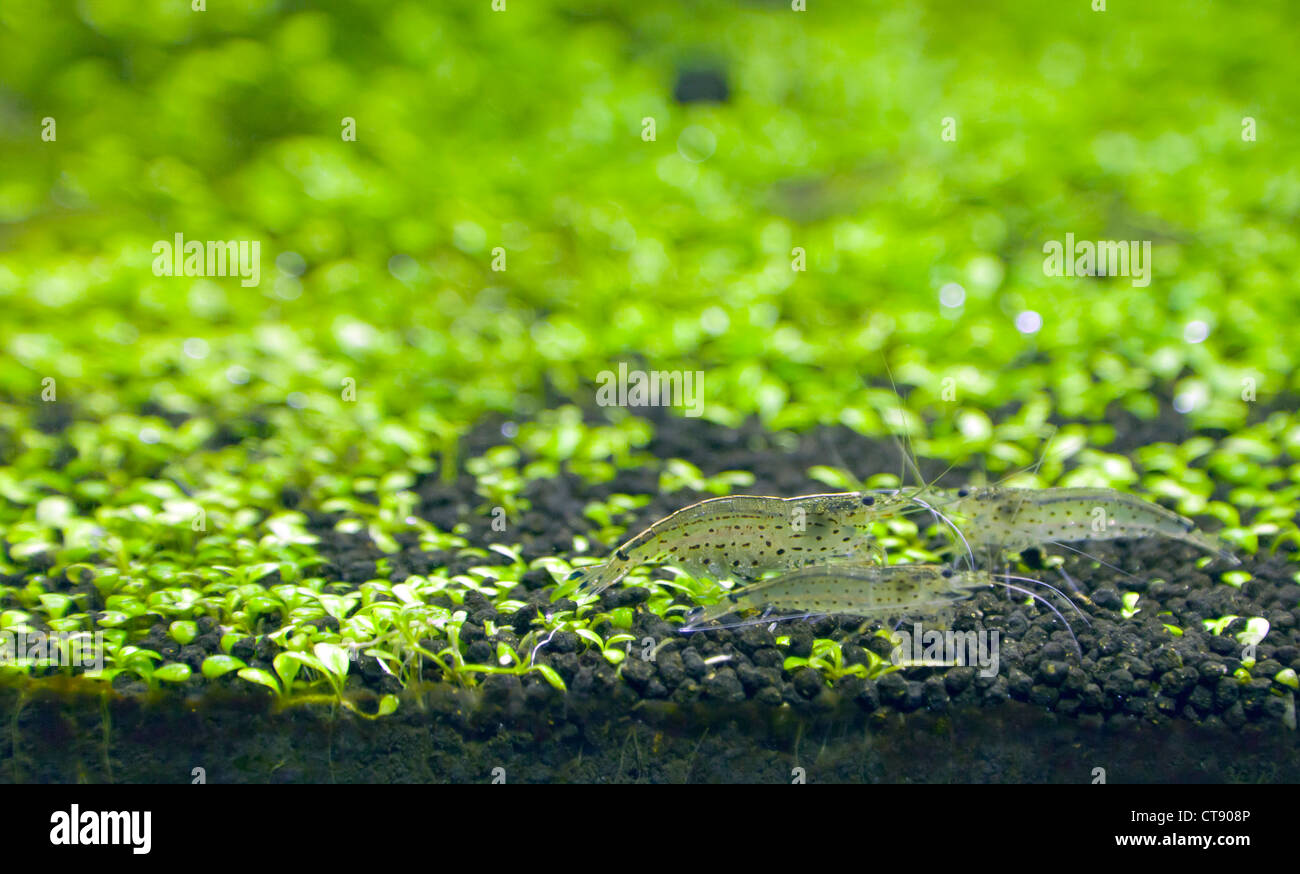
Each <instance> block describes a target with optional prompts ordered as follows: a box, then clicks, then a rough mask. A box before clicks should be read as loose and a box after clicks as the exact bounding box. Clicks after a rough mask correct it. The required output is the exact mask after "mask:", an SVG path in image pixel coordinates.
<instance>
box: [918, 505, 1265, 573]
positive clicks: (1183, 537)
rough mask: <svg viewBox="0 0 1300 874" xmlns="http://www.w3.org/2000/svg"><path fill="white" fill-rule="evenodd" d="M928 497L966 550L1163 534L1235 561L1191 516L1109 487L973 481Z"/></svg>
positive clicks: (1010, 549)
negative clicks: (1013, 485) (1029, 486)
mask: <svg viewBox="0 0 1300 874" xmlns="http://www.w3.org/2000/svg"><path fill="white" fill-rule="evenodd" d="M932 500H933V502H934V504H935V506H936V507H942V508H943V510H944V512H945V513H946V514H947V515H948V516H949V517H950V519H949V520H948V521H950V522H951V521H955V522H956V523H957V530H959V531H960V532H961V533H962V535H963V543H964V545H966V546H967V548H968V549H971V548H974V549H987V550H989V551H990V552H1002V553H1011V552H1020V551H1021V550H1024V549H1028V548H1030V547H1033V546H1040V545H1046V544H1063V543H1065V542H1072V541H1080V540H1118V539H1120V538H1143V537H1168V538H1171V539H1174V540H1178V541H1181V542H1183V543H1189V544H1191V545H1193V546H1195V547H1197V548H1199V549H1203V550H1206V551H1207V552H1210V553H1213V554H1214V555H1215V556H1216V557H1217V558H1220V559H1222V560H1224V561H1226V562H1229V563H1231V564H1240V561H1239V560H1238V559H1237V558H1236V557H1235V556H1233V555H1232V554H1231V553H1230V552H1228V551H1227V550H1225V549H1224V548H1223V547H1222V546H1221V545H1220V544H1219V542H1218V541H1217V539H1216V538H1214V537H1213V536H1212V535H1210V534H1207V533H1206V532H1204V531H1201V530H1199V529H1198V528H1197V527H1196V523H1195V522H1193V521H1192V520H1190V519H1187V518H1185V517H1183V516H1180V515H1178V514H1177V513H1174V512H1173V511H1171V510H1167V509H1165V508H1164V507H1162V506H1160V505H1159V504H1154V503H1152V502H1150V501H1146V500H1143V499H1142V498H1139V497H1137V496H1136V495H1130V494H1126V493H1125V492H1119V491H1116V490H1114V489H1106V488H1047V489H1020V488H1005V487H1001V486H973V487H968V488H961V489H946V490H941V491H939V492H937V493H936V496H935V497H934V498H932Z"/></svg>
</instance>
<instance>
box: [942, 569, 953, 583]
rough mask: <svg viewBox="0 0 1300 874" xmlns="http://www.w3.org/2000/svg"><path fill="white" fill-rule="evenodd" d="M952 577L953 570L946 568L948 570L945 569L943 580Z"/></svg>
mask: <svg viewBox="0 0 1300 874" xmlns="http://www.w3.org/2000/svg"><path fill="white" fill-rule="evenodd" d="M951 576H952V568H950V567H946V568H944V569H943V578H944V579H945V580H946V579H948V578H949V577H951Z"/></svg>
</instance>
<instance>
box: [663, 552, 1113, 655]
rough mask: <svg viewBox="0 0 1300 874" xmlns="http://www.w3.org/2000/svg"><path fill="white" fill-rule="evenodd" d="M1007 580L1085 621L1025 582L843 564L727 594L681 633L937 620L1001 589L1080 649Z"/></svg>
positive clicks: (935, 569) (919, 567) (984, 574)
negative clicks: (740, 616)
mask: <svg viewBox="0 0 1300 874" xmlns="http://www.w3.org/2000/svg"><path fill="white" fill-rule="evenodd" d="M1011 580H1016V581H1018V582H1026V583H1033V584H1035V585H1039V586H1043V587H1045V588H1047V589H1049V590H1051V591H1052V592H1055V593H1056V594H1057V595H1059V596H1060V597H1061V598H1062V599H1064V600H1065V602H1066V603H1068V604H1069V605H1070V606H1071V607H1072V608H1073V609H1074V611H1075V612H1076V613H1078V615H1079V616H1080V617H1081V618H1083V619H1084V621H1085V622H1086V621H1087V618H1086V617H1084V616H1083V614H1082V613H1081V612H1080V611H1079V608H1078V607H1077V606H1075V604H1074V602H1073V601H1071V600H1070V599H1069V598H1068V597H1066V596H1065V594H1064V593H1062V592H1061V591H1060V590H1059V589H1056V588H1055V587H1053V586H1051V585H1049V584H1047V583H1044V582H1042V581H1041V580H1035V579H1031V578H1029V577H1020V576H1012V575H1009V574H993V573H990V572H988V571H975V570H969V571H956V570H953V569H952V568H949V567H946V566H944V565H933V564H899V565H893V566H889V567H879V566H873V565H859V564H841V565H820V566H816V567H807V568H801V569H799V570H795V571H791V572H790V573H787V574H784V575H782V576H779V577H775V578H773V579H769V580H764V581H762V582H760V583H756V584H754V585H751V586H746V587H744V588H741V589H736V590H734V591H731V592H729V593H728V594H727V596H726V597H725V598H723V599H722V600H721V601H719V602H718V603H717V604H713V605H710V606H708V607H697V608H695V609H694V610H692V611H691V612H689V613H688V614H687V615H686V622H685V623H684V624H683V625H682V627H681V631H683V632H693V631H701V630H704V628H705V626H706V625H708V624H709V623H712V622H716V621H717V620H719V619H721V618H723V617H724V616H727V615H729V614H732V613H737V612H739V611H741V610H748V609H754V610H758V609H762V610H765V611H767V612H765V613H764V615H763V616H760V617H759V618H758V619H754V620H742V621H739V622H732V623H728V624H724V625H720V626H715V627H721V628H734V627H738V626H743V625H753V624H765V623H768V622H777V621H782V620H786V619H800V618H808V617H813V616H822V615H828V614H846V615H850V616H862V617H877V618H901V617H903V616H910V617H925V616H935V615H941V614H943V613H946V612H947V611H948V610H949V608H951V607H952V606H953V605H954V604H956V603H958V602H960V601H963V600H966V599H968V598H970V597H972V596H973V595H975V594H976V593H977V592H978V591H980V590H982V589H989V588H993V587H996V586H1000V587H1002V588H1005V589H1008V590H1011V591H1015V592H1019V593H1021V594H1023V595H1027V596H1029V597H1030V598H1033V599H1035V600H1036V601H1038V602H1039V603H1041V604H1043V605H1044V606H1046V607H1047V608H1048V609H1049V610H1051V611H1052V613H1054V614H1055V615H1056V617H1057V618H1058V619H1060V620H1061V622H1062V624H1063V625H1064V626H1065V628H1066V630H1067V631H1069V632H1070V637H1071V639H1074V641H1075V648H1076V649H1078V640H1077V638H1075V637H1074V630H1073V629H1072V628H1071V627H1070V623H1069V622H1068V621H1066V619H1065V617H1064V616H1063V615H1062V614H1061V611H1059V610H1058V609H1057V608H1056V607H1055V606H1053V605H1052V604H1051V602H1049V601H1047V600H1046V599H1045V598H1043V597H1042V596H1041V595H1039V594H1038V593H1036V592H1033V591H1031V590H1030V589H1026V588H1023V587H1021V586H1017V585H1015V584H1014V583H1012V582H1010V581H1011ZM771 611H776V615H772V614H771Z"/></svg>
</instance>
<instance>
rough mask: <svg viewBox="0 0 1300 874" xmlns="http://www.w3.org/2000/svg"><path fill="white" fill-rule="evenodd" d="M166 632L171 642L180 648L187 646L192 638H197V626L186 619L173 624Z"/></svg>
mask: <svg viewBox="0 0 1300 874" xmlns="http://www.w3.org/2000/svg"><path fill="white" fill-rule="evenodd" d="M168 631H170V632H171V636H172V640H174V641H176V642H177V643H179V644H180V645H181V646H188V645H189V643H190V642H191V641H192V640H194V638H196V637H198V636H199V624H198V623H197V622H192V621H190V620H188V619H181V620H177V621H176V622H173V623H172V624H171V626H170V627H169V628H168Z"/></svg>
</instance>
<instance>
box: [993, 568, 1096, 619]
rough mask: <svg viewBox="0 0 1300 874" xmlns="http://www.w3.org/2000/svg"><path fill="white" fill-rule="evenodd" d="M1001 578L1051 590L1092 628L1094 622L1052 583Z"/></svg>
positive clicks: (1019, 578)
mask: <svg viewBox="0 0 1300 874" xmlns="http://www.w3.org/2000/svg"><path fill="white" fill-rule="evenodd" d="M999 576H1001V577H1002V578H1003V579H1007V580H1019V581H1020V582H1022V583H1034V584H1036V585H1039V586H1042V587H1043V588H1045V589H1050V590H1051V591H1053V592H1055V593H1056V594H1057V595H1059V596H1060V597H1061V600H1063V601H1065V603H1067V604H1069V605H1070V608H1071V609H1072V610H1074V612H1075V613H1077V614H1078V615H1079V618H1080V619H1082V620H1083V621H1084V622H1085V623H1087V625H1088V627H1089V628H1091V627H1092V622H1091V621H1089V619H1088V616H1087V614H1085V613H1084V612H1083V611H1082V610H1080V609H1079V605H1078V604H1076V603H1074V600H1073V599H1072V598H1070V596H1069V595H1067V594H1065V593H1064V592H1062V591H1061V590H1060V589H1058V588H1056V586H1053V585H1052V584H1051V583H1045V582H1043V581H1042V580H1036V579H1034V578H1033V577H1020V576H1016V575H1015V574H999Z"/></svg>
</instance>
